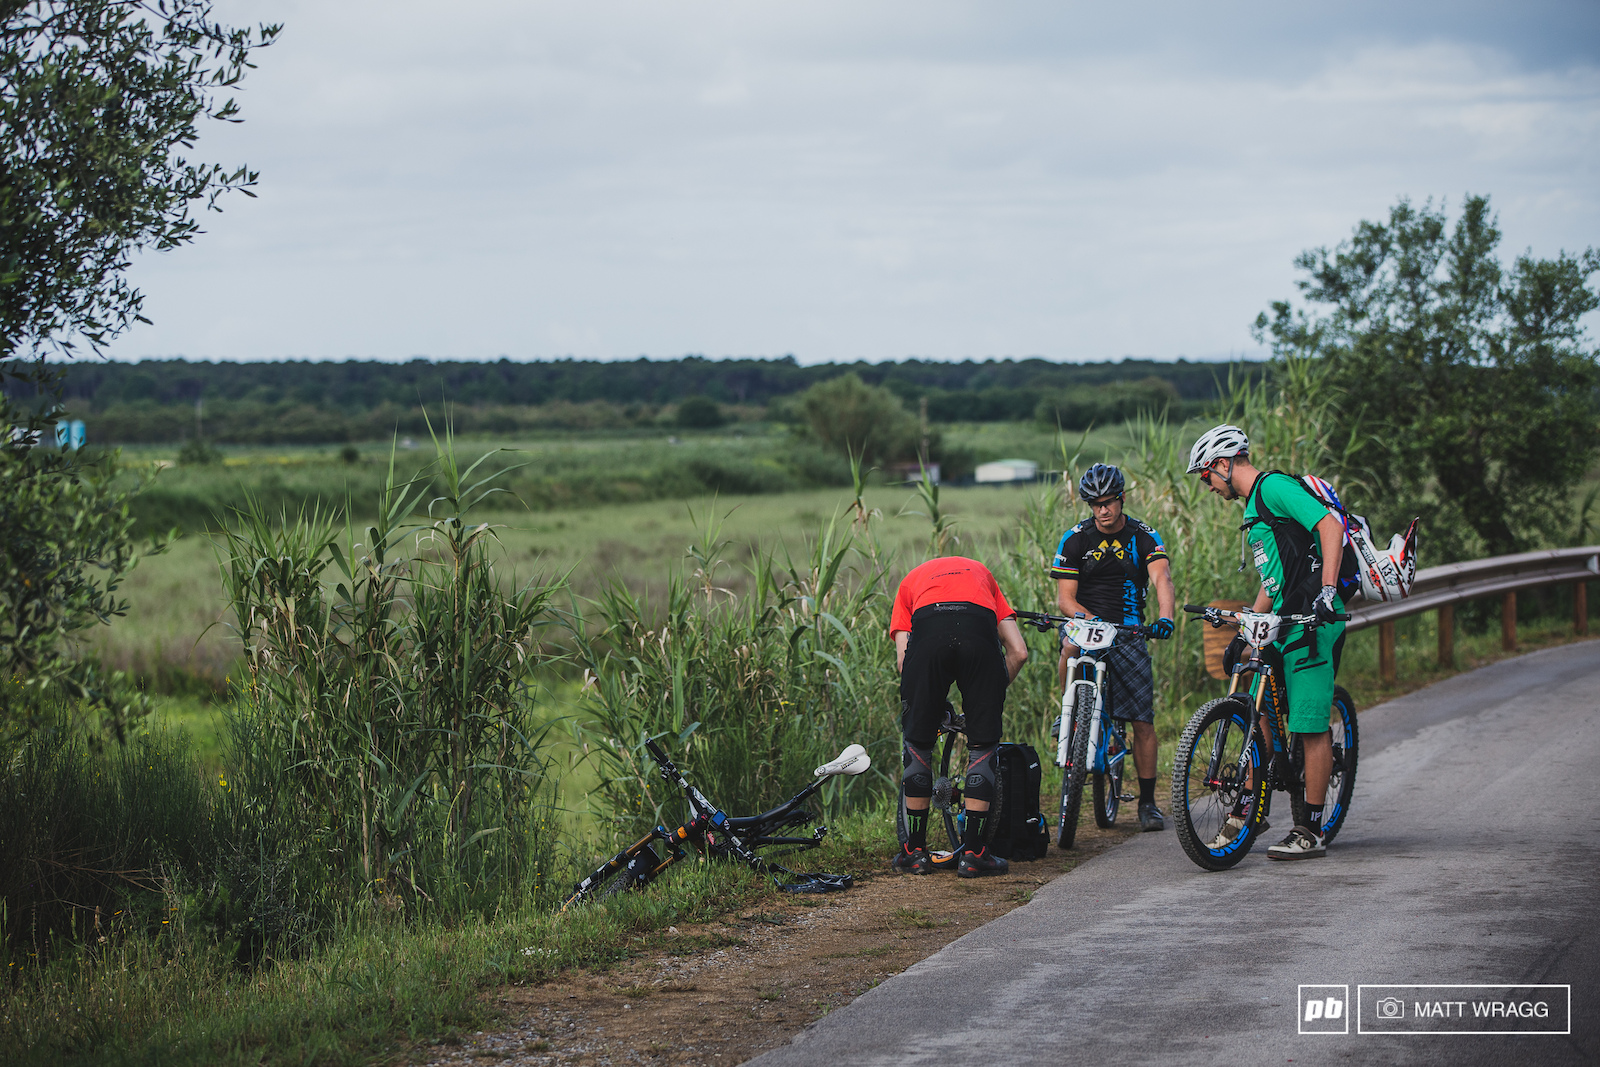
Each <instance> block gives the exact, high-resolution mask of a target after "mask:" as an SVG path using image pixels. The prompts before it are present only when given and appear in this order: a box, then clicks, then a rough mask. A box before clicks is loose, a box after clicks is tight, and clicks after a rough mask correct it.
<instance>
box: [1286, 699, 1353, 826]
mask: <svg viewBox="0 0 1600 1067" xmlns="http://www.w3.org/2000/svg"><path fill="white" fill-rule="evenodd" d="M1329 725H1330V727H1331V728H1332V730H1333V777H1332V778H1330V779H1329V780H1328V799H1327V803H1326V804H1325V805H1324V806H1323V809H1322V839H1323V841H1324V842H1325V843H1330V844H1331V843H1332V841H1333V839H1334V837H1335V836H1336V835H1337V834H1338V833H1339V829H1340V827H1342V826H1344V820H1345V817H1346V816H1348V815H1349V814H1350V804H1351V802H1352V801H1353V800H1354V799H1355V792H1356V758H1357V756H1359V755H1360V748H1361V728H1360V726H1359V725H1358V724H1357V722H1356V705H1355V701H1353V700H1351V699H1350V694H1349V693H1348V692H1346V691H1345V689H1344V687H1343V686H1338V685H1336V686H1334V687H1333V707H1332V708H1331V709H1330V710H1329ZM1296 748H1297V749H1298V748H1299V746H1298V744H1297V745H1296ZM1296 769H1297V773H1298V774H1300V775H1304V773H1305V760H1304V757H1303V756H1302V757H1301V758H1300V760H1299V761H1298V762H1297V764H1296ZM1289 802H1290V810H1291V811H1292V813H1293V815H1294V823H1295V825H1296V826H1304V825H1305V824H1306V807H1305V793H1304V790H1303V789H1300V790H1295V791H1293V792H1291V794H1290V801H1289Z"/></svg>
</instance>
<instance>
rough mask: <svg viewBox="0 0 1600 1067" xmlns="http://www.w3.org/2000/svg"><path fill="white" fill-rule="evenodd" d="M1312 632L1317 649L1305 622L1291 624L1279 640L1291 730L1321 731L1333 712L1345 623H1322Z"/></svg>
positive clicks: (1318, 732) (1296, 731)
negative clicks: (1303, 624)
mask: <svg viewBox="0 0 1600 1067" xmlns="http://www.w3.org/2000/svg"><path fill="white" fill-rule="evenodd" d="M1313 633H1314V634H1315V651H1314V652H1313V644H1312V642H1311V641H1310V640H1308V638H1307V634H1306V629H1305V627H1303V626H1296V627H1294V628H1292V629H1291V630H1290V631H1289V632H1288V634H1287V635H1285V636H1284V638H1283V640H1282V641H1280V642H1279V648H1281V649H1282V650H1283V668H1284V684H1285V685H1286V686H1287V687H1288V690H1289V732H1290V733H1295V734H1320V733H1322V732H1323V731H1324V730H1326V729H1327V728H1328V722H1329V718H1330V716H1331V715H1332V713H1333V679H1334V676H1335V675H1336V674H1338V673H1339V654H1340V653H1341V652H1343V651H1344V623H1342V622H1336V623H1332V624H1329V625H1326V626H1319V627H1317V628H1316V630H1315V631H1313Z"/></svg>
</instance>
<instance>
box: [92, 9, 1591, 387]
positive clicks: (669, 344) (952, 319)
mask: <svg viewBox="0 0 1600 1067" xmlns="http://www.w3.org/2000/svg"><path fill="white" fill-rule="evenodd" d="M218 13H219V14H220V15H222V17H223V18H224V19H226V20H229V21H232V22H251V23H253V22H258V21H281V22H283V23H284V24H285V29H284V32H283V35H282V38H281V40H280V43H278V44H276V45H274V46H273V47H272V48H270V49H268V50H266V51H264V52H262V53H260V54H259V69H258V70H256V71H254V72H252V73H251V75H250V76H249V78H248V79H247V82H246V84H245V86H244V90H243V92H242V93H240V100H241V103H242V104H243V108H244V111H243V114H244V118H245V120H246V121H245V122H244V123H243V124H241V125H238V126H224V125H222V124H217V123H212V124H210V125H209V126H207V127H206V128H205V129H204V130H203V132H202V140H201V142H200V144H199V145H198V148H197V151H196V153H195V154H196V156H198V157H202V158H208V159H216V160H218V161H220V162H224V163H229V164H233V163H237V162H248V163H249V164H250V165H251V166H252V167H255V168H258V169H259V170H260V171H261V185H260V188H259V190H258V194H259V195H258V198H257V199H254V200H249V199H246V198H244V197H242V196H233V197H230V198H227V200H226V201H225V207H226V211H225V212H224V213H223V214H220V215H216V214H213V215H209V216H207V218H206V226H207V229H208V232H207V233H206V234H205V235H204V236H202V237H201V238H199V240H198V241H197V242H196V243H195V244H194V245H192V246H190V247H187V248H183V249H179V250H177V251H175V252H172V253H167V254H154V253H152V254H147V255H143V256H141V257H140V258H139V259H138V260H137V262H136V265H135V269H134V281H135V283H136V284H137V285H139V286H140V287H141V288H142V289H143V290H144V292H145V294H146V305H145V313H146V315H147V316H148V317H149V318H151V319H153V320H154V325H151V326H141V327H139V328H138V329H136V330H135V331H133V332H131V333H129V334H128V335H126V336H125V337H124V338H122V339H121V340H119V341H118V342H117V343H116V345H115V346H114V348H113V353H114V355H115V356H116V357H117V358H120V359H137V358H141V357H147V356H153V357H166V356H178V355H182V356H186V357H188V358H190V359H282V358H313V359H344V358H349V357H354V358H360V359H372V358H375V359H386V360H401V359H410V358H413V357H415V356H427V357H430V358H434V359H494V358H498V357H500V356H502V355H504V356H509V357H510V358H512V359H518V360H524V359H548V358H555V357H562V356H568V355H570V356H576V357H580V358H601V359H611V358H629V359H631V358H634V357H637V356H640V355H647V356H651V357H654V358H673V357H677V356H680V355H683V354H686V353H701V354H704V355H707V356H712V357H722V356H781V355H784V354H789V353H792V354H793V355H794V356H796V357H797V358H798V359H800V360H801V361H802V362H819V361H826V360H853V359H867V360H882V359H903V358H906V357H908V356H919V357H923V358H935V359H962V358H968V357H971V358H980V359H981V358H987V357H1007V356H1014V357H1023V356H1036V355H1037V356H1044V357H1046V358H1049V359H1057V360H1073V361H1079V360H1099V359H1116V358H1121V357H1122V356H1125V355H1135V356H1150V357H1155V358H1160V359H1172V358H1177V357H1179V356H1187V357H1189V358H1191V359H1193V358H1203V359H1210V358H1226V357H1227V356H1228V354H1229V353H1230V352H1234V353H1237V352H1241V351H1253V350H1254V348H1255V346H1254V342H1252V340H1251V338H1250V333H1249V324H1250V322H1251V320H1252V319H1253V318H1254V317H1255V315H1256V313H1257V312H1258V311H1260V310H1261V309H1262V308H1264V307H1265V306H1266V305H1267V304H1268V302H1270V301H1271V300H1274V299H1280V298H1283V297H1285V296H1288V295H1290V294H1291V293H1292V292H1293V284H1294V278H1295V272H1294V270H1293V266H1292V259H1293V257H1294V256H1295V254H1296V253H1297V252H1299V251H1300V250H1302V249H1304V248H1308V247H1314V246H1318V245H1327V244H1333V243H1336V242H1338V241H1339V240H1340V239H1342V238H1344V237H1345V236H1347V235H1348V234H1349V232H1350V230H1351V228H1352V226H1353V225H1354V224H1355V223H1356V222H1357V221H1358V220H1360V219H1363V218H1379V217H1382V216H1383V215H1384V214H1385V213H1386V212H1387V210H1388V208H1389V207H1390V205H1392V204H1393V203H1394V202H1395V200H1396V199H1397V198H1399V197H1401V196H1409V197H1412V198H1413V199H1415V200H1417V201H1422V200H1424V199H1426V198H1428V197H1430V196H1431V197H1434V198H1436V199H1443V200H1444V201H1445V202H1446V203H1447V204H1448V205H1449V207H1450V209H1451V211H1452V213H1454V211H1455V209H1456V208H1457V207H1458V206H1459V204H1460V201H1461V198H1462V196H1463V195H1464V194H1466V193H1468V192H1473V193H1487V194H1490V195H1491V196H1492V197H1493V201H1494V206H1495V208H1496V209H1497V210H1498V212H1499V215H1500V220H1501V224H1502V227H1503V229H1504V231H1505V235H1506V240H1505V244H1504V246H1503V251H1504V253H1505V254H1506V257H1507V258H1508V259H1509V258H1510V257H1511V256H1512V255H1514V254H1515V253H1518V252H1521V251H1523V250H1524V249H1526V248H1529V247H1531V248H1532V249H1533V251H1534V252H1535V253H1537V254H1539V255H1553V254H1555V253H1556V252H1557V251H1558V250H1560V249H1567V250H1569V251H1576V250H1581V249H1582V248H1584V247H1586V246H1589V245H1600V3H1596V2H1595V0H1582V2H1566V3H1558V2H1528V0H1524V2H1521V3H1516V4H1511V3H1504V2H1501V3H1493V4H1490V3H1475V2H1471V0H1465V2H1463V0H1457V2H1453V3H1448V4H1446V3H1438V2H1424V3H1407V4H1394V3H1392V2H1385V3H1341V4H1315V5H1314V4H1311V3H1309V2H1305V0H1273V2H1270V3H1216V2H1213V3H1210V4H1205V5H1200V4H1195V3H1192V2H1184V3H1128V4H1120V5H1111V4H1104V3H1096V4H1075V3H1064V2H1059V0H1053V2H1040V3H1020V2H1019V3H1004V2H995V0H989V2H987V3H963V2H955V0H948V2H941V0H914V2H904V3H901V2H894V3H888V2H885V3H874V2H870V0H869V2H862V0H853V2H849V3H840V2H832V0H805V2H803V3H802V2H790V3H770V2H769V3H755V2H751V0H722V2H719V3H700V2H680V0H645V2H637V3H636V2H609V0H583V2H582V3H568V4H547V3H533V2H529V0H492V2H491V0H458V2H456V3H453V4H448V5H441V4H438V3H427V4H423V3H416V2H411V0H383V2H381V3H380V2H376V0H337V2H328V0H305V2H299V0H284V2H266V0H223V2H222V3H219V6H218Z"/></svg>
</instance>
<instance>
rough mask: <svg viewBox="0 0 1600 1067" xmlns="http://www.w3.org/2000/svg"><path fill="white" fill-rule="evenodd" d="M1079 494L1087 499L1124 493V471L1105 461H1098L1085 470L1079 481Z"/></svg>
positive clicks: (1097, 498)
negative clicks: (1108, 464)
mask: <svg viewBox="0 0 1600 1067" xmlns="http://www.w3.org/2000/svg"><path fill="white" fill-rule="evenodd" d="M1078 495H1079V496H1081V497H1083V499H1085V500H1099V499H1101V498H1103V497H1108V496H1121V495H1122V471H1120V470H1119V469H1117V468H1116V467H1110V466H1107V465H1106V464H1104V463H1096V464H1095V465H1094V466H1092V467H1090V468H1089V469H1088V470H1086V471H1084V472H1083V478H1082V479H1081V480H1080V481H1079V482H1078Z"/></svg>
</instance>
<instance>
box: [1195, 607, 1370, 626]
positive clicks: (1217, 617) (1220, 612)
mask: <svg viewBox="0 0 1600 1067" xmlns="http://www.w3.org/2000/svg"><path fill="white" fill-rule="evenodd" d="M1183 610H1184V611H1186V612H1188V613H1189V614H1190V615H1203V616H1204V617H1205V620H1206V622H1209V623H1210V624H1211V625H1212V626H1221V625H1222V623H1223V620H1225V619H1237V618H1238V617H1239V615H1240V613H1239V612H1237V611H1230V610H1229V609H1227V608H1212V607H1205V606H1203V605H1200V604H1185V605H1184V606H1183ZM1278 618H1280V619H1282V620H1283V621H1284V622H1286V623H1288V624H1289V625H1290V626H1311V627H1316V626H1324V625H1326V624H1327V623H1330V622H1349V621H1350V615H1349V614H1348V613H1342V614H1339V615H1335V616H1334V617H1333V618H1331V619H1319V618H1317V616H1316V615H1314V614H1308V615H1279V616H1278Z"/></svg>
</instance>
